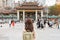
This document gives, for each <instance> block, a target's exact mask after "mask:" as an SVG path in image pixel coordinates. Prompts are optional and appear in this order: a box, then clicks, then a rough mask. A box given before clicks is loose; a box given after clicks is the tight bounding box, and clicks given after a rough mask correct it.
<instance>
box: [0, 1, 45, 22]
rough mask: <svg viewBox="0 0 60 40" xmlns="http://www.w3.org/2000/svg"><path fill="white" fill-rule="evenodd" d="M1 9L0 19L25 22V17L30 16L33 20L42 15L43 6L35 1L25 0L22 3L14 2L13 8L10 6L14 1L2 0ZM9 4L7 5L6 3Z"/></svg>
mask: <svg viewBox="0 0 60 40" xmlns="http://www.w3.org/2000/svg"><path fill="white" fill-rule="evenodd" d="M3 2H4V3H3V6H5V7H4V8H3V9H0V19H4V20H8V21H9V20H10V19H13V20H19V21H23V22H25V20H26V19H27V18H31V19H32V20H34V21H37V20H38V19H39V18H43V17H44V14H45V13H44V8H45V7H44V6H43V4H41V5H40V4H39V2H37V1H33V2H31V1H30V2H26V1H24V2H23V3H20V1H18V3H17V4H16V3H14V8H12V6H13V5H12V4H13V2H14V0H13V2H11V1H10V2H11V3H9V1H8V0H3ZM8 4H9V5H8Z"/></svg>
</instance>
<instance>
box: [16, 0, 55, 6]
mask: <svg viewBox="0 0 60 40" xmlns="http://www.w3.org/2000/svg"><path fill="white" fill-rule="evenodd" d="M17 1H18V0H15V2H17ZM20 1H21V2H22V0H20ZM27 1H31V0H27ZM55 2H56V0H46V3H45V5H48V6H52V5H54V4H55Z"/></svg>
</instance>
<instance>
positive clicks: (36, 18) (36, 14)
mask: <svg viewBox="0 0 60 40" xmlns="http://www.w3.org/2000/svg"><path fill="white" fill-rule="evenodd" d="M35 16H36V22H37V10H36V11H35Z"/></svg>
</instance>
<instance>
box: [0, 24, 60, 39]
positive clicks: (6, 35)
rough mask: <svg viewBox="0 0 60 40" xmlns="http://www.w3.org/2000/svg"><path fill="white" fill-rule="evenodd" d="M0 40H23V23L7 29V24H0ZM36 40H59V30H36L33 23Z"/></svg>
mask: <svg viewBox="0 0 60 40" xmlns="http://www.w3.org/2000/svg"><path fill="white" fill-rule="evenodd" d="M0 25H3V27H2V28H1V27H0V40H23V31H24V23H17V24H16V25H15V27H9V25H8V24H0ZM34 28H35V34H36V39H35V40H60V29H57V28H55V29H54V28H48V27H46V28H44V29H37V28H36V24H35V23H34Z"/></svg>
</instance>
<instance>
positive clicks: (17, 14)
mask: <svg viewBox="0 0 60 40" xmlns="http://www.w3.org/2000/svg"><path fill="white" fill-rule="evenodd" d="M17 20H19V11H17Z"/></svg>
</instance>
